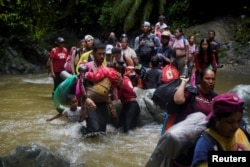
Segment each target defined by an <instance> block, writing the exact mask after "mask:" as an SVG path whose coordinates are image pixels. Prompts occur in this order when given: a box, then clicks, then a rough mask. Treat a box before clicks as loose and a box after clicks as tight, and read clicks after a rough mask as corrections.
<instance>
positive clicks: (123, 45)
mask: <svg viewBox="0 0 250 167" xmlns="http://www.w3.org/2000/svg"><path fill="white" fill-rule="evenodd" d="M121 47H122V49H126V48H127V47H128V40H127V39H125V38H122V40H121Z"/></svg>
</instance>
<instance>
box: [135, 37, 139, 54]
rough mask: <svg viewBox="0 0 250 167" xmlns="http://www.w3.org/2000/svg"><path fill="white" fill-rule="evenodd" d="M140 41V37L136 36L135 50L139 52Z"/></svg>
mask: <svg viewBox="0 0 250 167" xmlns="http://www.w3.org/2000/svg"><path fill="white" fill-rule="evenodd" d="M139 43H140V41H139V37H136V38H135V44H134V50H135V52H137V51H138V49H139V46H140V44H139Z"/></svg>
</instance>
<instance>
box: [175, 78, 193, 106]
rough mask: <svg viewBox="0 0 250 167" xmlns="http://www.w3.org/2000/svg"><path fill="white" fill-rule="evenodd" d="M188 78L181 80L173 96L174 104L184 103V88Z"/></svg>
mask: <svg viewBox="0 0 250 167" xmlns="http://www.w3.org/2000/svg"><path fill="white" fill-rule="evenodd" d="M188 80H189V78H184V77H183V78H181V84H180V85H179V87H178V88H177V90H176V92H175V94H174V102H175V103H176V104H183V103H185V101H186V99H185V88H186V85H187V83H188Z"/></svg>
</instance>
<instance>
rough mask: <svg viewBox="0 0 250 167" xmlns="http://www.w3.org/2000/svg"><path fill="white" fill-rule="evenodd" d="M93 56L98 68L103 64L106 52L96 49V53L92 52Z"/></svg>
mask: <svg viewBox="0 0 250 167" xmlns="http://www.w3.org/2000/svg"><path fill="white" fill-rule="evenodd" d="M92 54H93V56H94V59H95V63H96V64H97V65H98V66H99V65H101V64H102V63H103V61H104V59H105V56H106V50H105V49H97V50H96V51H93V53H92Z"/></svg>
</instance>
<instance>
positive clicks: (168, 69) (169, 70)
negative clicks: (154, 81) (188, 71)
mask: <svg viewBox="0 0 250 167" xmlns="http://www.w3.org/2000/svg"><path fill="white" fill-rule="evenodd" d="M178 78H179V71H178V70H177V69H176V68H175V66H174V65H173V64H172V63H170V64H168V65H166V66H165V67H164V68H163V69H162V78H161V82H162V83H168V82H170V81H173V80H175V79H178Z"/></svg>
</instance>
